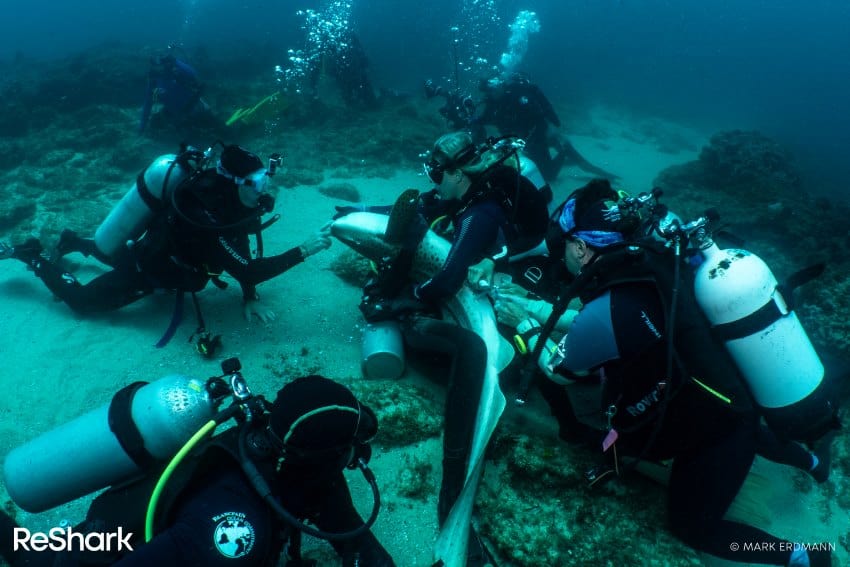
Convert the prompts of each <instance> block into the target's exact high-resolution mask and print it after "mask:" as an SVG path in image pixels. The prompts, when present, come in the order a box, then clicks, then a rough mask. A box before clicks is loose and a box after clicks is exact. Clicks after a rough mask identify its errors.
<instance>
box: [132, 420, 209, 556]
mask: <svg viewBox="0 0 850 567" xmlns="http://www.w3.org/2000/svg"><path fill="white" fill-rule="evenodd" d="M216 425H217V424H216V422H215V420H214V419H211V420H209V421H208V422H207V423H206V424H204V426H203V427H201V428H200V429H199V430H198V431H196V432H195V434H194V435H192V438H191V439H189V440H188V441H186V444H185V445H183V447H181V449H180V450H179V451H177V454H176V455H174V457H173V458H172V459H171V461H170V462H169V463H168V466H167V467H165V470H164V471H162V474H161V475H160V477H159V481H157V483H156V486H155V487H154V489H153V492H152V493H151V499H150V500H149V501H148V510H147V514H146V515H145V543H147V542H149V541H150V540H151V539H152V538H153V521H154V516H155V515H156V505H157V503H158V502H159V497H160V496H161V495H162V491H163V490H164V489H165V485H166V483H167V482H168V479H169V478H171V474H172V473H173V472H174V469H176V468H177V466H178V465H179V464H180V462H181V461H182V460H183V457H185V456H186V455H187V454H188V453H189V451H191V450H192V449H194V448H195V445H197V444H198V442H199V441H201V440H202V439H203V438H204V437H206V436H207V434H210V433H212V431H213V430H214V429H215V428H216Z"/></svg>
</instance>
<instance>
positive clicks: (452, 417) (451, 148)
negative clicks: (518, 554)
mask: <svg viewBox="0 0 850 567" xmlns="http://www.w3.org/2000/svg"><path fill="white" fill-rule="evenodd" d="M521 145H522V144H521V142H520V141H518V140H515V139H510V138H505V139H500V140H491V141H489V142H486V143H483V144H476V143H474V142H473V140H472V137H471V136H470V135H469V134H467V133H465V132H455V133H450V134H446V135H444V136H442V137H441V138H439V139H438V140H437V141H436V143H435V145H434V148H433V151H432V152H431V155H430V159H429V161H428V162H427V163H426V164H425V169H426V172H427V174H428V176H429V178H430V180H431V181H432V182H434V183H435V184H436V185H437V188H436V189H434V190H432V191H430V192H428V193H426V194H424V195H421V196H420V195H419V194H418V192H417V191H413V190H411V191H408V192H405V193H404V194H402V196H401V197H400V198H399V199H398V200H397V202H396V204H395V205H394V206H393V207H392V214H391V215H390V221H389V225H388V228H387V230H386V240H387V241H393V242H398V243H400V245H401V251H400V252H399V254H398V256H397V257H395V258H391V259H389V261H388V262H386V263H385V264H384V265H382V266H380V267H379V275H378V276H377V277H376V278H375V279H374V280H373V281H371V282H369V283H368V284H367V286H366V288H365V289H364V298H363V302H362V303H361V306H360V308H361V311H362V312H363V314H364V316H365V318H366V320H367V321H368V322H370V323H374V322H382V321H387V320H396V321H398V322H399V323H400V330H399V332H400V333H401V335H402V340H403V344H404V346H405V347H406V348H407V349H408V350H410V351H413V352H417V353H419V354H420V355H421V356H420V357H421V358H424V359H429V360H433V359H434V358H435V357H436V358H438V359H440V360H443V361H444V362H447V363H448V365H449V371H448V373H447V374H448V376H447V378H448V380H447V382H448V383H447V386H448V391H447V395H446V406H445V412H444V416H445V430H444V437H443V467H442V470H443V474H442V482H441V486H440V493H439V499H438V520H439V523H440V526H441V527H443V526H444V524H445V522H446V519H447V517H448V515H449V512H450V511H451V509H452V507H453V505H454V503H455V501H456V500H457V498H458V496H459V494H460V492H461V490H462V488H463V486H464V484H465V482H466V476H467V470H468V466H469V459H470V453H471V450H472V441H473V434H474V432H475V427H476V417H477V408H478V406H479V400H480V398H481V392H482V387H483V384H484V378H485V370H486V366H487V356H488V353H487V348H486V345H485V344H484V341H483V339H482V338H481V337H479V336H478V335H476V334H475V333H474V332H473V331H471V330H470V329H467V328H464V327H461V326H458V325H457V324H455V323H454V322H451V321H445V320H442V319H441V318H440V316H439V313H438V311H439V306H440V304H441V303H443V302H445V301H446V300H448V299H449V298H450V297H452V296H454V295H455V294H457V292H458V291H459V290H460V288H461V287H462V286H464V285H466V284H467V281H468V280H471V281H473V283H474V284H475V285H477V286H478V285H482V281H484V282H487V278H488V277H489V276H488V275H487V273H488V272H489V273H492V267H493V266H494V265H495V264H496V262H498V261H501V259H502V258H509V257H510V256H511V255H512V254H515V253H519V252H523V251H526V250H528V249H529V248H533V247H535V246H536V245H538V244H539V243H540V242H541V241H542V239H543V237H544V235H545V228H546V222H547V220H548V203H549V202H550V201H551V192H550V191H549V192H547V190H546V189H547V188H548V187H545V186H544V187H541V188H538V187H537V186H536V185H535V183H533V182H532V181H530V180H529V178H527V177H525V176H524V175H523V173H522V167H521V159H520V156H519V152H520V150H521ZM337 210H338V213H337V215H336V216H335V218H340V217H341V216H344V215H346V214H348V213H352V212H356V211H362V210H366V211H371V212H384V213H389V212H390V210H389V207H367V208H363V207H354V206H346V207H338V208H337ZM449 224H451V225H452V227H453V234H452V236H451V249H450V251H449V252H448V254H447V259H446V261H445V263H444V264H443V265H442V266H440V267H439V268H437V271H436V273H434V274H433V275H432V276H431V277H430V278H429V279H427V280H426V281H424V282H419V283H415V282H412V281H411V278H410V273H409V272H410V268H411V266H412V263H413V257H414V255H415V251H416V249H417V247H418V246H419V244H420V241H421V239H422V238H423V236H424V235H425V234H426V232H427V230H428V228H429V226H430V227H432V228H434V229H435V231H437V232H445V231H446V230H447V228H448V225H449ZM473 266H476V267H475V268H473ZM482 266H486V267H482ZM471 268H473V269H471ZM470 540H471V541H472V542H479V540H478V539H477V536H475V534H474V531H473V532H472V533H471V538H470ZM479 543H480V542H479ZM486 555H487V552H486V549H485V548H484V547H483V546H482V545H472V546H470V552H469V554H468V557H467V564H468V565H479V564H483V562H485V561H486Z"/></svg>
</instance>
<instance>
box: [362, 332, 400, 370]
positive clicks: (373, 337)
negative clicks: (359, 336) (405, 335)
mask: <svg viewBox="0 0 850 567" xmlns="http://www.w3.org/2000/svg"><path fill="white" fill-rule="evenodd" d="M361 352H362V357H361V363H360V367H361V369H362V371H363V375H364V376H366V377H367V378H374V379H378V380H395V379H396V378H400V377H401V375H402V374H404V341H403V339H402V336H401V328H400V325H399V322H398V321H396V320H394V319H388V320H386V321H375V322H374V323H367V324H366V326H365V327H364V328H363V344H362V350H361Z"/></svg>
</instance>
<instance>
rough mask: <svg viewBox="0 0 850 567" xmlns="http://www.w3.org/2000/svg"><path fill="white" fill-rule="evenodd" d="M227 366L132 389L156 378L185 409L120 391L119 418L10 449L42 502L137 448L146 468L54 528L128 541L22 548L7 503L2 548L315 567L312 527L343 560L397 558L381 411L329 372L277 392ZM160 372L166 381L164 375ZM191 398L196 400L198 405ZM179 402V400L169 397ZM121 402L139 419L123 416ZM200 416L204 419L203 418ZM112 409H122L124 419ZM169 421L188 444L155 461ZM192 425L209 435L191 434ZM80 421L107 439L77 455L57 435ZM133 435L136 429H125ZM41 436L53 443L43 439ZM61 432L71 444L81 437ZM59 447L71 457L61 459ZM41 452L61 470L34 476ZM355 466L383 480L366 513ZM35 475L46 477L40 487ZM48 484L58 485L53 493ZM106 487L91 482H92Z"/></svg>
mask: <svg viewBox="0 0 850 567" xmlns="http://www.w3.org/2000/svg"><path fill="white" fill-rule="evenodd" d="M222 369H223V370H224V372H225V375H224V376H220V377H214V378H211V379H209V380H208V381H207V383H206V384H204V383H199V384H195V383H196V382H199V381H196V380H191V381H188V382H186V383H183V382H180V381H179V380H177V379H173V378H171V377H167V378H164V379H162V380H160V381H158V382H154V383H151V384H148V385H145V386H143V387H142V388H140V389H139V388H137V389H136V390H134V394H133V396H135V397H145V396H146V394H145V393H144V390H145V389H146V388H158V387H162V388H164V389H165V390H164V391H168V392H177V391H178V390H179V391H181V392H183V393H182V394H181V397H180V399H181V400H182V401H183V406H180V407H178V406H179V403H178V402H177V401H176V400H174V399H171V400H169V399H168V398H167V397H162V396H159V397H157V396H151V397H150V398H147V397H146V398H145V402H144V403H148V402H150V405H151V406H153V408H145V411H141V412H139V411H135V406H136V405H137V402H136V401H135V399H133V401H130V402H127V403H129V404H131V406H129V407H127V406H124V405H123V404H124V403H125V402H123V401H121V400H122V399H124V398H122V396H121V395H119V394H121V392H119V394H117V395H116V397H115V398H114V399H113V401H112V404H111V405H110V407H109V421H108V423H107V420H106V413H105V412H101V413H97V412H91V413H90V414H88V415H87V416H84V417H83V419H82V420H81V419H78V420H75V421H73V422H71V423H70V424H66V426H64V428H60V429H57V430H54V431H53V432H49V433H47V434H44V435H43V436H42V438H44V439H41V438H37V439H35V440H33V441H31V442H30V443H28V444H27V445H24V446H22V447H19V448H17V449H15V450H14V451H13V452H12V453H10V456H9V457H8V458H7V463H6V464H5V472H6V477H7V479H9V480H10V481H11V484H12V490H10V494H12V496H13V498H15V500H16V502H18V503H19V505H21V506H22V507H24V508H26V509H29V510H31V511H42V510H44V509H47V507H50V506H55V505H58V504H59V503H62V502H63V501H66V500H67V499H68V497H71V499H74V498H76V497H79V496H80V494H79V492H80V490H79V487H76V486H73V484H74V482H75V481H76V480H68V479H69V478H71V479H80V478H85V477H90V476H98V475H101V469H110V468H114V469H115V471H117V470H119V468H120V466H121V465H120V464H119V462H120V461H121V460H125V461H126V460H128V457H132V459H133V461H131V463H132V462H135V463H141V464H137V465H136V466H135V467H134V469H135V470H136V471H137V472H136V473H134V474H133V476H131V478H129V479H126V478H121V475H118V474H117V473H116V472H114V471H110V473H111V474H112V475H113V478H106V477H104V484H106V485H107V486H111V487H110V488H109V489H108V490H106V491H105V492H103V493H101V494H100V495H98V496H97V498H95V499H94V501H93V502H92V504H91V506H90V507H89V510H88V513H87V515H86V519H85V520H84V521H83V522H81V523H80V524H78V525H76V526H74V527H71V528H55V529H57V530H59V529H61V533H62V535H63V536H64V535H65V534H66V533H68V541H70V542H73V541H74V540H73V539H72V538H71V534H73V535H75V536H79V537H82V536H83V535H92V536H97V534H100V535H101V536H102V535H103V534H110V535H111V534H116V533H117V534H119V537H121V534H123V536H124V539H122V540H121V543H120V544H118V545H114V546H102V547H101V548H100V549H96V550H92V549H83V550H80V549H77V548H74V549H71V550H69V549H57V548H56V547H53V546H51V547H50V548H49V549H48V548H47V547H46V546H45V547H44V548H43V550H42V551H37V550H36V542H35V538H34V536H33V538H32V541H31V543H28V544H27V543H25V544H24V545H17V546H14V545H13V542H12V541H11V540H12V534H13V533H17V532H19V531H21V528H20V526H18V525H17V523H15V521H14V520H13V519H12V518H11V517H9V516H8V515H7V514H6V513H0V532H2V536H3V540H2V542H0V555H2V556H3V557H4V558H5V559H6V560H7V561H8V562H9V563H10V564H11V565H12V566H13V567H19V566H24V565H26V566H31V567H32V566H39V565H44V566H47V565H60V564H61V565H75V566H76V565H80V566H82V565H107V564H109V565H121V566H130V565H140V566H150V565H197V566H211V565H222V566H223V565H257V566H266V565H277V564H278V561H279V559H280V557H281V555H282V554H283V555H284V557H285V560H286V562H285V564H286V565H288V566H290V567H297V566H301V567H307V566H315V565H316V562H315V561H312V560H305V559H303V558H302V557H301V534H302V532H303V533H307V534H309V535H312V536H314V537H318V538H320V539H325V540H327V541H328V542H329V543H330V544H331V546H332V547H333V548H334V550H335V551H336V552H337V554H338V555H339V556H340V557H341V559H342V563H341V564H342V565H343V566H344V567H349V566H350V567H354V566H359V565H362V566H372V567H392V566H393V565H395V563H394V562H393V560H392V558H391V557H390V555H389V554H388V553H387V551H386V550H385V549H384V548H383V546H382V545H381V543H380V542H379V541H378V539H377V538H376V537H375V535H374V534H373V533H372V531H371V529H370V528H371V526H372V525H373V523H374V522H375V520H376V518H377V515H378V511H379V506H380V498H379V493H378V488H377V483H376V481H375V477H374V474H373V473H372V472H371V470H370V469H369V468H368V461H369V457H370V455H371V447H370V442H371V440H372V439H373V438H374V436H375V434H376V433H377V430H378V423H377V419H376V417H375V414H374V413H373V412H372V410H371V409H370V408H369V407H368V406H366V405H365V404H363V403H362V402H360V401H359V400H358V399H357V398H356V397H355V396H354V394H352V393H351V391H350V390H349V389H348V388H346V387H345V386H343V385H341V384H339V383H337V382H334V381H333V380H330V379H328V378H325V377H322V376H318V375H311V376H305V377H301V378H296V379H294V380H292V381H291V382H288V383H287V384H285V385H284V386H283V388H281V389H280V390H279V391H278V392H277V396H276V398H275V400H274V402H273V403H269V402H267V401H266V400H265V399H264V398H263V397H262V396H254V395H253V394H252V393H251V392H250V390H249V389H248V387H247V384H246V383H245V381H244V378H243V377H242V375H241V373H240V372H239V371H240V365H239V362H238V360H236V359H228V360H226V361H224V363H222ZM181 378H182V377H181ZM184 379H185V378H184ZM185 380H188V379H185ZM162 381H167V382H166V384H165V385H162V386H160V384H159V382H162ZM134 386H135V385H134ZM178 386H179V387H178ZM131 388H132V386H131ZM125 390H127V389H126V388H125ZM122 392H123V390H122ZM227 396H232V399H233V403H232V404H231V405H230V406H229V407H228V408H226V409H223V410H221V411H216V410H217V408H218V405H219V404H220V403H221V402H222V401H223V400H224V399H225V398H226V397H227ZM187 400H188V403H189V404H191V405H192V408H193V409H194V410H195V411H192V412H190V411H187V409H186V407H185V405H186V403H187ZM169 404H171V405H173V406H174V407H173V408H166V407H165V406H168V405H169ZM143 405H144V404H143ZM116 408H123V409H120V410H116ZM130 408H132V409H130ZM159 411H162V412H170V413H168V415H169V417H170V419H168V420H167V421H164V422H162V423H160V424H156V423H153V417H152V415H151V414H156V416H159V415H160V414H158V413H156V412H159ZM124 413H127V414H129V415H130V417H129V418H128V419H131V420H133V421H131V422H130V423H127V422H125V421H123V420H124V419H125V418H124V417H123V415H124ZM199 414H200V415H202V416H203V417H202V419H198V415H199ZM207 414H209V417H207ZM95 416H100V417H99V418H96V417H95ZM113 416H117V417H118V418H120V419H117V425H116V423H115V421H116V420H113ZM231 418H235V419H236V425H235V426H234V427H231V428H229V429H226V430H225V431H224V432H222V433H220V434H218V435H215V436H214V437H210V438H205V437H204V435H202V434H206V435H209V434H210V432H211V431H212V430H214V429H215V427H216V426H218V425H221V424H223V423H225V422H226V421H229V420H230V419H231ZM189 422H192V423H191V425H192V427H191V428H190V427H189V425H190V423H189ZM83 426H85V427H86V428H88V431H85V430H83ZM122 426H126V427H125V428H123V429H122ZM69 427H70V429H69ZM98 427H99V428H100V429H97V428H98ZM157 427H158V428H159V429H161V430H162V431H160V433H159V435H156V434H151V432H152V431H153V430H152V429H151V428H157ZM170 428H176V429H179V430H181V431H183V432H184V433H186V437H185V438H183V439H180V441H179V443H178V444H177V445H176V448H178V449H179V448H180V445H183V443H185V445H183V447H182V449H181V451H180V452H179V453H178V452H177V451H176V449H175V451H174V452H175V453H177V455H178V456H177V457H174V458H172V455H171V454H169V455H167V456H165V457H164V458H160V459H155V458H154V457H153V456H152V455H151V454H149V453H148V454H147V455H145V454H144V453H145V451H146V449H150V448H151V447H155V446H157V445H158V443H159V442H160V441H161V440H160V439H159V438H158V437H160V436H165V437H168V436H169V434H170V433H171V432H172V429H170ZM195 428H197V430H198V433H196V434H195V435H194V436H192V438H191V439H189V436H190V435H191V434H192V433H193V432H194V431H193V429H195ZM78 429H79V431H78ZM101 430H102V431H101ZM72 432H73V434H74V435H76V436H80V437H83V438H90V439H98V438H104V437H102V436H103V435H105V436H106V438H108V441H109V442H108V443H107V444H106V445H103V444H92V445H98V448H95V447H94V446H92V448H88V447H86V448H77V449H75V450H76V451H77V452H78V453H79V452H82V453H83V454H82V455H79V459H78V460H75V461H73V462H71V460H72V459H74V456H73V455H72V454H70V453H71V452H69V451H67V449H64V448H63V447H61V446H57V444H58V445H61V444H62V443H61V441H62V440H63V439H62V436H63V435H65V436H66V437H68V436H69V435H70V434H71V433H72ZM133 432H135V435H144V434H145V433H148V434H150V435H149V437H148V438H144V439H143V440H142V441H143V444H141V445H140V444H138V443H134V437H133ZM122 435H127V437H126V439H122V437H121V436H122ZM116 439H117V440H119V441H121V444H120V445H119V444H118V443H116ZM186 439H189V441H188V442H186ZM44 440H49V441H52V442H53V443H54V445H53V446H50V445H49V444H48V443H46V442H41V441H44ZM64 441H66V442H68V443H72V444H73V440H72V439H64ZM105 446H108V447H113V446H114V453H112V454H109V455H107V456H104V455H103V453H100V454H99V455H96V453H98V451H102V447H105ZM140 451H141V453H140ZM45 453H49V454H45ZM55 459H58V460H61V461H62V467H63V468H60V467H59V466H57V464H56V462H55ZM169 459H170V462H169ZM65 460H68V461H69V462H65ZM33 461H35V463H36V464H40V465H42V466H45V467H49V468H52V469H55V470H52V474H50V475H44V474H41V472H40V471H39V472H37V473H36V474H35V480H33V477H30V478H27V476H28V471H29V470H31V469H32V467H33V466H34V463H33ZM81 463H85V464H86V465H88V466H92V467H96V468H97V471H94V470H92V471H89V473H88V474H84V475H82V476H81V475H78V474H76V472H74V471H75V469H76V468H81V467H83V466H84V465H83V464H81ZM346 468H349V469H355V468H357V469H360V470H361V472H362V473H363V475H364V478H365V479H366V480H367V481H368V482H369V484H370V487H371V489H372V495H373V506H372V511H371V514H370V517H369V519H368V520H366V521H364V520H363V519H362V518H361V516H360V515H359V514H358V512H357V510H356V509H355V507H354V505H353V503H352V499H351V494H350V492H349V488H348V485H347V483H346V479H345V477H344V475H343V471H344V470H345V469H346ZM83 472H85V471H83ZM66 473H67V474H66ZM34 482H35V483H36V484H38V483H43V486H40V487H39V486H34V485H33V484H34ZM63 484H67V486H63ZM57 485H58V486H57ZM101 488H102V487H101ZM39 489H42V492H47V493H54V494H60V495H59V496H54V497H53V499H52V500H50V501H48V500H44V499H42V493H40V492H39ZM96 489H97V488H96V487H93V486H91V485H90V486H88V487H87V488H86V490H87V491H93V490H96ZM63 490H64V491H65V494H64V497H63V496H62V495H61V491H63ZM75 491H76V492H75ZM305 522H309V523H310V524H307V523H305ZM16 529H17V530H16ZM52 533H53V532H52V531H51V534H52ZM15 538H16V539H18V538H19V536H18V535H15ZM107 541H109V540H107ZM113 543H114V542H113ZM71 545H73V543H72V544H71ZM15 547H17V548H15ZM281 564H283V563H281Z"/></svg>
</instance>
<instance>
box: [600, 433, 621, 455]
mask: <svg viewBox="0 0 850 567" xmlns="http://www.w3.org/2000/svg"><path fill="white" fill-rule="evenodd" d="M619 436H620V435H619V434H618V433H617V430H616V429H612V430H611V431H609V432H608V435H606V436H605V439H603V440H602V452H603V453H604V452H605V451H607V450H608V449H610V448H611V445H613V444H614V442H615V441H617V437H619Z"/></svg>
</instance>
